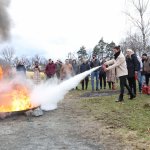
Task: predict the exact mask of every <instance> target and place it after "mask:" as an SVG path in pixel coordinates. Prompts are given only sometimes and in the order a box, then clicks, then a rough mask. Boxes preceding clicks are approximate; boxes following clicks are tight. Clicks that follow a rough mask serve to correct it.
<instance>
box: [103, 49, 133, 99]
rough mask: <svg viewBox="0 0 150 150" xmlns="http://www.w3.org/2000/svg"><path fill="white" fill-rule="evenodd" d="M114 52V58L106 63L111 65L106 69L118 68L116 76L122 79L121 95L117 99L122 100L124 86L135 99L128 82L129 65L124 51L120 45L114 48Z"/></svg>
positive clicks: (131, 97)
mask: <svg viewBox="0 0 150 150" xmlns="http://www.w3.org/2000/svg"><path fill="white" fill-rule="evenodd" d="M113 52H114V59H111V60H109V61H106V62H105V63H104V64H105V65H110V64H112V65H111V66H109V67H108V68H105V71H108V70H111V69H113V68H115V69H116V76H117V77H119V80H120V95H119V98H118V99H117V100H116V102H122V101H123V100H124V99H123V96H124V87H126V88H127V90H128V92H129V94H130V98H129V99H133V98H135V95H134V94H133V93H132V91H131V89H130V87H129V85H128V84H127V80H126V79H127V75H128V70H127V65H126V60H125V56H124V55H123V53H122V51H121V50H120V46H115V47H114V48H113Z"/></svg>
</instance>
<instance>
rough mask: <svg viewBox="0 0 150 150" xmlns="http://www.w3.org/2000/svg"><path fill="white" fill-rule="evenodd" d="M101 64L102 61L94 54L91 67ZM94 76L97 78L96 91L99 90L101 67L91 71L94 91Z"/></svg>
mask: <svg viewBox="0 0 150 150" xmlns="http://www.w3.org/2000/svg"><path fill="white" fill-rule="evenodd" d="M98 66H100V61H99V60H98V59H97V58H96V55H93V57H92V60H91V62H90V67H91V68H94V67H98ZM94 78H96V91H98V90H99V89H98V78H99V69H97V70H95V71H93V72H92V73H91V85H92V91H94Z"/></svg>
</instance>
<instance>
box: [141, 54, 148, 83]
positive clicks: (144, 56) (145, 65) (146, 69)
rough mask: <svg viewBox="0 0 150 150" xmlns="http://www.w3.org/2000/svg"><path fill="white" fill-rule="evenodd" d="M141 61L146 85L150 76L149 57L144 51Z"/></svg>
mask: <svg viewBox="0 0 150 150" xmlns="http://www.w3.org/2000/svg"><path fill="white" fill-rule="evenodd" d="M142 58H143V60H144V62H143V71H144V73H145V82H146V85H147V86H148V85H149V78H150V57H148V56H147V54H146V53H144V54H142Z"/></svg>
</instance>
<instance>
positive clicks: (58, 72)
mask: <svg viewBox="0 0 150 150" xmlns="http://www.w3.org/2000/svg"><path fill="white" fill-rule="evenodd" d="M61 66H62V64H60V63H57V64H56V76H57V78H60V69H61Z"/></svg>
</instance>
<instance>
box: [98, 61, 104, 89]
mask: <svg viewBox="0 0 150 150" xmlns="http://www.w3.org/2000/svg"><path fill="white" fill-rule="evenodd" d="M104 62H105V60H103V61H102V63H101V64H102V65H103V64H104ZM99 80H100V89H102V85H103V84H104V89H106V72H105V71H104V69H103V67H100V70H99Z"/></svg>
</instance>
